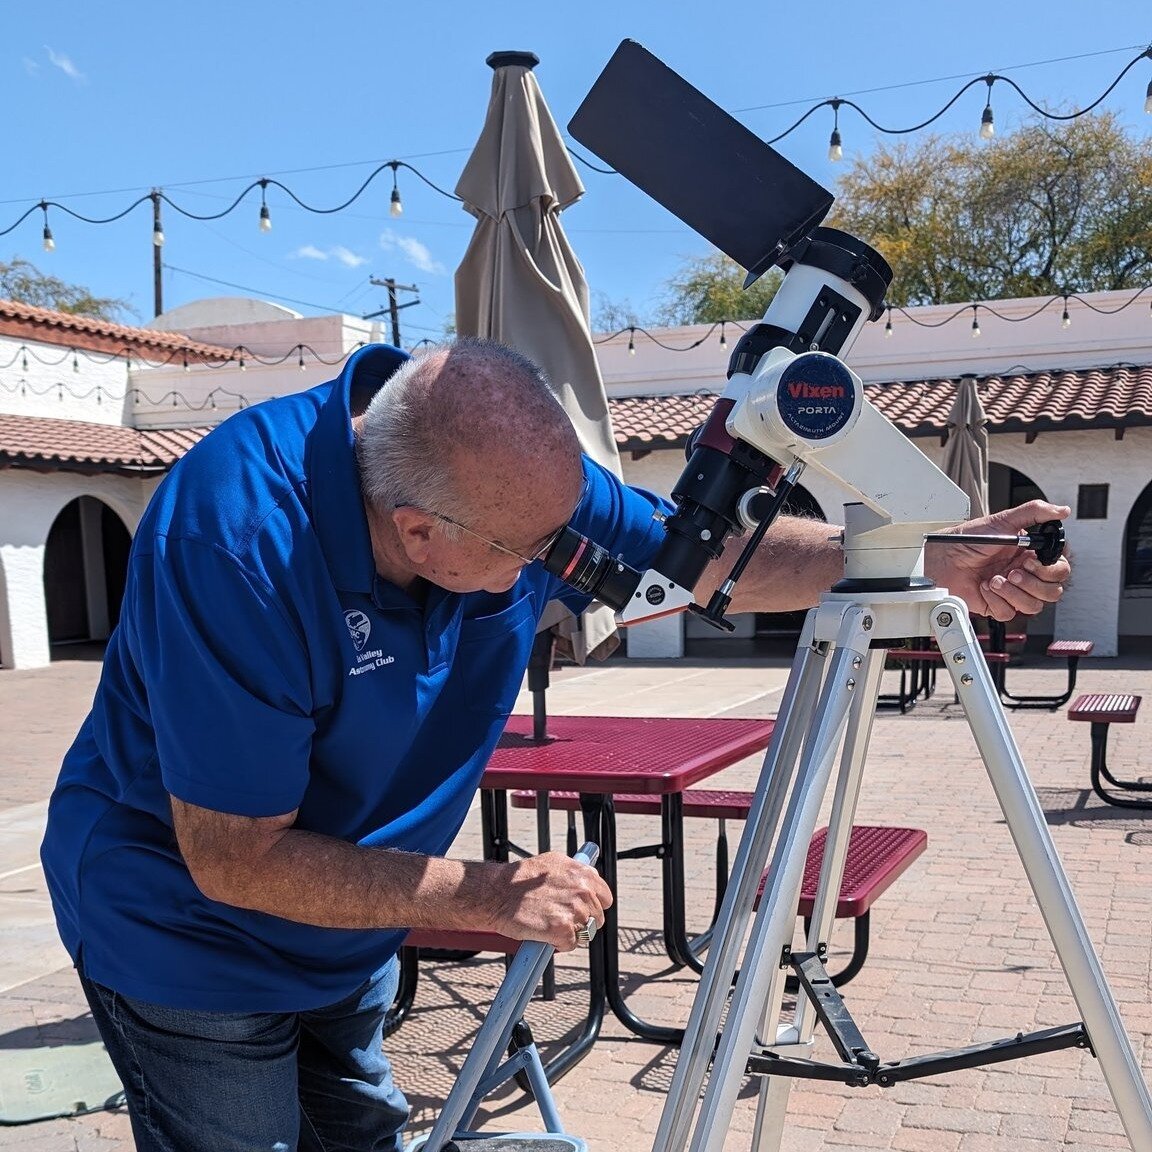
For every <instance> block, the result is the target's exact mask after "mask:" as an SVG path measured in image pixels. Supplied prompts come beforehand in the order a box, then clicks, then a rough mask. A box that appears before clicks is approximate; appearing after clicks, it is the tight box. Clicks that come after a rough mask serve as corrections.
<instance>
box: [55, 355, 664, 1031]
mask: <svg viewBox="0 0 1152 1152" xmlns="http://www.w3.org/2000/svg"><path fill="white" fill-rule="evenodd" d="M406 358H407V357H406V356H405V355H404V353H402V352H398V351H397V350H396V349H393V348H389V347H387V346H381V345H376V346H372V347H368V348H365V349H362V350H361V351H360V352H358V353H357V354H356V355H354V356H353V357H351V358H350V359H349V361H348V362H347V364H346V366H345V369H344V371H343V373H342V374H341V376H340V378H339V379H338V380H335V381H332V382H330V383H328V384H324V385H321V386H320V387H318V388H313V389H311V390H310V391H307V392H302V393H299V394H297V395H293V396H287V397H284V398H281V399H276V400H270V401H267V402H265V403H263V404H259V405H256V406H255V407H252V408H250V409H246V410H245V411H243V412H240V413H237V414H236V415H234V416H232V417H231V418H229V419H228V420H227V421H225V422H224V423H223V424H221V425H220V426H219V427H218V428H216V429H215V430H214V431H213V432H212V433H211V434H210V435H209V436H207V437H205V438H204V439H203V440H202V441H201V442H200V443H199V444H198V445H197V446H196V447H195V448H193V449H192V450H191V451H190V452H189V453H188V454H187V455H186V456H185V457H184V458H183V459H182V460H181V461H180V462H179V463H178V464H177V465H176V467H175V468H173V469H172V471H171V473H170V474H169V475H168V476H167V477H166V478H165V480H164V482H163V483H162V484H161V485H160V487H159V489H158V490H157V492H156V494H155V496H154V497H153V499H152V501H151V503H150V504H149V506H148V509H147V511H146V512H145V514H144V517H143V519H142V520H141V523H140V526H139V529H138V530H137V532H136V536H135V539H134V541H133V546H132V553H131V557H130V560H129V571H128V579H127V586H126V589H125V593H124V601H123V605H122V608H121V617H120V623H119V625H118V627H117V628H116V630H115V632H114V633H113V635H112V637H111V639H110V640H109V643H108V648H107V653H106V656H105V661H104V669H103V674H102V676H101V679H100V684H99V687H98V688H97V691H96V696H95V700H94V702H93V707H92V712H91V714H90V715H89V716H88V718H87V720H86V721H85V722H84V725H83V727H82V728H81V730H80V733H79V735H78V736H77V738H76V741H75V743H74V744H73V745H72V748H71V749H70V750H69V752H68V754H67V756H66V757H65V760H64V764H63V767H62V770H61V773H60V778H59V781H58V783H57V786H56V789H55V791H54V793H53V795H52V800H51V804H50V807H49V817H48V828H47V833H46V836H45V840H44V844H43V848H42V859H43V863H44V869H45V873H46V875H47V878H48V884H49V888H50V890H51V893H52V899H53V904H54V907H55V911H56V917H57V922H58V925H59V929H60V933H61V936H62V938H63V940H64V943H65V945H66V946H67V948H68V951H69V952H70V954H71V955H72V957H73V959H74V960H75V961H77V962H78V963H80V964H81V965H82V968H83V970H84V972H85V973H86V974H87V975H88V976H89V977H90V978H91V979H93V980H95V981H97V982H98V983H100V984H104V985H107V986H109V987H111V988H114V989H116V990H117V991H120V992H122V993H124V994H126V995H129V996H136V997H139V998H141V999H144V1000H149V1001H152V1002H156V1003H161V1004H167V1005H171V1006H173V1007H185V1008H194V1009H203V1010H212V1011H300V1010H305V1009H309V1008H315V1007H320V1006H322V1005H325V1004H329V1003H332V1002H334V1001H336V1000H338V999H340V998H342V997H344V996H346V995H347V994H349V993H350V992H351V991H352V990H353V989H354V988H355V987H356V986H357V985H358V984H359V983H361V982H362V981H363V980H364V979H365V978H366V977H367V976H369V975H370V974H371V973H372V972H374V971H376V970H377V969H378V968H379V967H380V966H381V964H383V963H384V962H385V961H386V960H387V959H388V958H389V957H390V956H391V955H392V954H393V953H394V952H395V951H396V949H397V948H398V947H399V945H400V942H401V940H402V938H403V935H404V933H403V931H398V930H353V929H342V928H319V927H314V926H312V925H307V924H300V923H296V922H294V921H291V920H286V919H282V918H280V917H277V916H271V915H268V914H266V913H262V912H252V911H247V910H244V909H241V908H235V907H232V906H231V905H228V904H222V903H218V902H216V901H212V900H209V899H207V898H206V897H204V896H203V895H202V894H201V893H200V891H199V890H198V889H197V887H196V885H195V884H194V883H193V881H192V878H191V876H190V874H189V872H188V870H187V869H186V868H185V866H184V863H183V860H182V858H181V855H180V851H179V848H178V846H177V843H176V838H175V835H174V833H173V829H172V819H171V813H170V808H169V799H168V797H169V794H171V795H173V796H176V797H178V798H180V799H181V800H184V801H187V802H188V803H190V804H196V805H199V806H201V807H204V808H211V809H214V810H217V811H221V812H230V813H235V814H238V815H243V816H254V817H255V816H274V815H279V814H282V813H284V812H290V811H292V810H294V809H298V810H299V816H298V819H297V823H296V827H298V828H301V829H305V830H308V831H311V832H317V833H321V834H323V835H326V836H334V837H338V838H340V839H341V840H345V841H350V842H353V843H357V844H361V845H369V846H375V847H388V848H398V849H405V850H409V851H413V852H420V853H427V854H431V855H438V854H443V853H444V852H446V851H447V849H448V847H449V846H450V845H451V843H452V841H453V839H454V838H455V836H456V834H457V832H458V831H459V829H460V826H461V824H462V823H463V821H464V819H465V817H466V815H467V813H468V810H469V806H470V803H471V801H472V798H473V796H474V795H475V792H476V789H477V787H478V786H479V782H480V777H481V775H482V773H483V770H484V765H485V763H486V762H487V760H488V757H489V756H490V755H491V753H492V750H493V748H494V747H495V745H496V741H497V739H498V738H499V736H500V732H501V730H502V729H503V727H504V722H505V719H506V717H507V716H508V714H509V712H510V711H511V709H512V705H513V703H514V702H515V699H516V694H517V692H518V690H519V688H520V684H521V682H522V679H523V675H524V671H525V669H526V667H527V663H528V657H529V654H530V651H531V646H532V638H533V635H534V633H535V629H536V622H537V620H538V619H539V617H540V614H541V613H542V611H543V609H544V606H545V604H546V603H547V601H548V600H549V599H550V598H552V597H559V598H560V599H562V600H564V601H565V602H566V603H567V604H568V606H569V607H571V608H572V609H573V610H574V611H577V612H579V611H581V610H582V609H583V608H584V607H586V606H587V603H588V601H587V599H586V598H585V597H582V596H580V595H578V594H576V593H575V592H573V591H572V590H571V589H566V586H564V585H562V584H561V583H560V582H559V581H557V580H556V579H555V578H554V577H552V576H550V575H549V574H548V573H546V572H545V571H544V569H543V567H542V566H541V565H540V564H532V565H530V566H528V567H527V568H525V569H524V570H523V572H522V573H521V576H520V579H519V580H518V581H517V583H516V585H515V586H514V587H513V588H512V589H511V590H510V591H508V592H505V593H500V594H492V593H487V592H476V593H470V594H467V595H460V594H456V593H451V592H447V591H445V590H443V589H440V588H436V587H429V588H428V589H427V595H426V597H425V598H424V599H423V601H417V600H415V599H413V598H412V597H411V596H409V595H408V594H407V593H406V592H404V591H402V590H401V589H399V588H397V587H396V586H395V585H393V584H390V583H389V582H387V581H386V580H384V579H382V578H381V577H380V576H378V575H377V573H376V570H375V566H374V564H373V560H372V548H371V541H370V538H369V534H368V525H367V522H366V520H365V516H364V509H363V503H362V500H361V495H360V485H359V479H358V475H357V470H356V463H355V458H354V453H353V440H352V429H351V423H350V415H349V395H350V392H351V391H352V390H355V391H356V393H357V394H361V393H363V394H369V393H371V392H373V391H375V389H376V388H378V387H379V385H380V384H381V383H382V382H383V381H384V380H385V379H386V378H387V377H388V376H389V375H390V374H391V373H392V372H393V371H394V370H395V368H396V367H397V365H398V364H399V363H401V362H402V361H403V360H404V359H406ZM585 475H586V479H587V484H586V494H585V497H584V499H583V500H582V502H581V505H580V508H579V509H578V510H577V513H576V516H575V518H574V521H573V523H574V526H576V527H577V528H579V529H580V530H581V531H583V532H585V534H587V535H589V536H591V537H593V538H594V539H597V540H599V541H600V542H602V543H604V544H606V545H607V546H608V547H609V548H610V549H611V550H612V552H613V553H618V552H619V553H623V554H625V555H626V556H628V557H629V558H630V559H631V560H632V562H633V563H636V564H647V563H648V561H649V560H650V558H651V557H652V556H653V555H654V554H655V550H656V548H657V547H658V545H659V540H660V536H661V533H662V530H661V529H660V528H659V526H658V525H655V524H654V522H653V520H652V511H653V508H654V506H655V505H656V504H658V503H659V501H658V500H657V498H656V497H654V496H651V495H648V494H645V493H641V492H637V491H634V490H631V489H628V488H626V487H624V486H623V485H622V484H621V483H620V482H619V481H618V480H617V479H615V478H614V477H613V476H612V475H611V474H609V473H607V472H605V471H604V470H603V469H600V468H598V467H597V466H596V465H595V464H593V463H592V462H590V461H587V460H586V461H585Z"/></svg>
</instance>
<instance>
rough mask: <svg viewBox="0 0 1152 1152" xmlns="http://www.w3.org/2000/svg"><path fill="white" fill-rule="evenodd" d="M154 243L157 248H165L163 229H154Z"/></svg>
mask: <svg viewBox="0 0 1152 1152" xmlns="http://www.w3.org/2000/svg"><path fill="white" fill-rule="evenodd" d="M152 243H153V244H155V245H156V247H157V248H163V247H164V230H163V229H162V228H153V229H152Z"/></svg>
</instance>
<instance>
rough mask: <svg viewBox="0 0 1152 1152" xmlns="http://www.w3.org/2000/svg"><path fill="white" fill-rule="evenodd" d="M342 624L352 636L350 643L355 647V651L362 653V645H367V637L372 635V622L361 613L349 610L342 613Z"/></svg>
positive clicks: (352, 609) (353, 609)
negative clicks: (346, 626)
mask: <svg viewBox="0 0 1152 1152" xmlns="http://www.w3.org/2000/svg"><path fill="white" fill-rule="evenodd" d="M344 623H345V624H347V625H348V631H349V632H350V633H351V634H352V643H353V644H355V645H356V651H357V652H363V651H364V645H365V644H367V643H368V637H369V636H370V635H371V634H372V621H371V620H369V619H368V617H367V616H365V615H364V613H363V612H360V611H359V610H357V609H355V608H351V609H349V610H348V611H347V612H345V613H344Z"/></svg>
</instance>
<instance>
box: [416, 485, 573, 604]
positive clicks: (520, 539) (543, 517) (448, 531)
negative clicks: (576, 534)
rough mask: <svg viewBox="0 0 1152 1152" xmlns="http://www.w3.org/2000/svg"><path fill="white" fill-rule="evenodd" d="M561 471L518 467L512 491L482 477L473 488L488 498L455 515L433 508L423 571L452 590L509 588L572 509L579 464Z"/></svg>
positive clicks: (549, 542) (540, 554) (550, 540)
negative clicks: (545, 472)
mask: <svg viewBox="0 0 1152 1152" xmlns="http://www.w3.org/2000/svg"><path fill="white" fill-rule="evenodd" d="M563 472H564V475H562V476H558V475H556V472H555V471H552V474H551V475H547V476H543V477H541V476H539V475H538V474H537V475H533V473H532V471H522V472H520V473H519V479H520V481H521V483H520V484H518V485H516V486H515V487H516V488H517V490H516V491H510V489H511V488H512V487H513V485H511V484H505V485H504V486H503V490H501V486H500V485H498V484H495V485H494V484H491V482H489V484H488V485H486V484H485V481H484V479H481V480H480V481H479V482H478V483H476V484H475V485H473V486H472V487H471V491H474V492H476V493H477V494H478V495H480V496H481V497H484V496H487V497H489V498H488V499H477V501H476V502H475V507H474V508H472V509H468V510H466V511H465V510H461V511H460V512H459V514H458V515H457V514H456V513H455V511H453V513H452V514H448V513H440V512H433V513H432V515H433V517H434V518H435V520H436V521H437V524H436V527H435V528H434V529H433V532H432V536H431V541H430V547H429V552H428V560H427V564H426V565H425V566H424V571H423V572H422V575H423V576H424V577H425V578H426V579H428V580H431V581H432V582H433V583H435V584H438V585H440V587H442V588H446V589H448V590H449V591H450V592H477V591H486V592H507V591H508V590H509V589H510V588H511V587H512V586H513V585H514V584H515V583H516V581H517V580H518V579H519V578H520V573H521V572H522V571H523V570H524V568H525V567H526V566H527V565H529V564H532V563H535V562H537V561H538V560H540V559H541V558H542V557H543V556H544V555H545V554H546V553H547V551H548V549H549V548H550V547H551V546H552V544H553V542H554V541H555V539H556V537H557V536H558V535H559V534H560V532H561V531H562V530H563V529H564V527H565V525H567V523H568V521H569V520H570V519H571V518H572V515H573V513H574V512H575V511H576V506H577V504H578V503H579V501H580V497H581V494H582V491H583V477H582V475H581V473H580V472H579V469H578V467H577V468H568V469H564V470H563ZM529 489H530V491H529Z"/></svg>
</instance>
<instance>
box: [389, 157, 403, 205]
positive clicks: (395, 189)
mask: <svg viewBox="0 0 1152 1152" xmlns="http://www.w3.org/2000/svg"><path fill="white" fill-rule="evenodd" d="M396 167H397V165H396V162H395V161H393V163H392V197H391V203H390V204H389V206H388V215H389V216H391V217H392V218H393V219H395V218H396V217H398V216H402V215H403V214H404V204H403V202H402V201H401V199H400V186H399V184H397V182H396Z"/></svg>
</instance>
